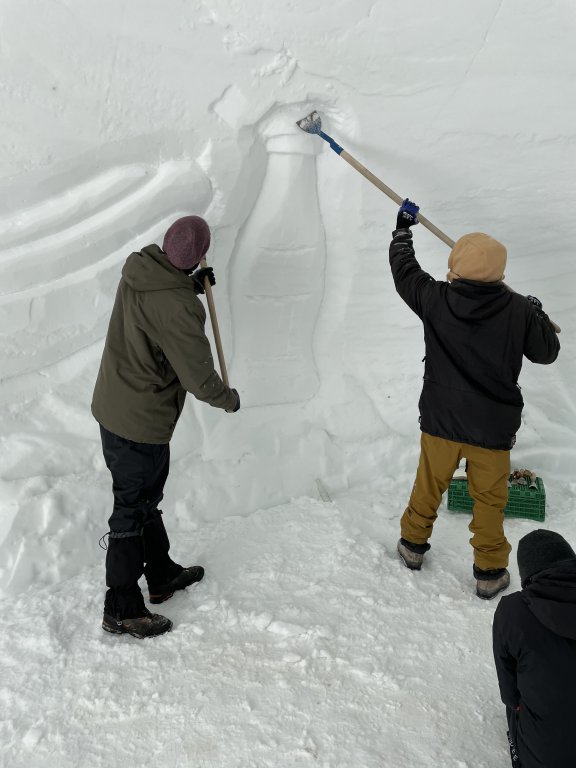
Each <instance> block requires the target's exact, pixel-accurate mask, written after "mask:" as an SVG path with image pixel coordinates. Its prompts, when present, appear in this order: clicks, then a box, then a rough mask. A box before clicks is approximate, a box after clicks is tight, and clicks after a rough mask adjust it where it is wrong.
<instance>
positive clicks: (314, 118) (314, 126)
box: [296, 110, 560, 333]
mask: <svg viewBox="0 0 576 768" xmlns="http://www.w3.org/2000/svg"><path fill="white" fill-rule="evenodd" d="M296 125H297V126H298V128H301V129H302V130H303V131H305V132H306V133H313V134H316V135H317V136H320V138H322V139H324V141H326V142H328V144H329V145H330V148H331V149H333V150H334V152H336V154H337V155H340V157H341V158H342V159H343V160H346V162H347V163H349V164H350V165H351V166H352V168H355V169H356V170H357V171H358V173H361V174H362V176H364V177H365V178H366V179H368V181H370V182H372V184H374V186H375V187H378V189H379V190H380V191H381V192H384V194H385V195H388V197H390V198H391V199H392V200H394V202H395V203H397V204H398V205H402V202H403V201H404V198H402V197H400V195H398V194H397V193H396V192H394V190H393V189H390V187H388V186H387V185H386V184H384V182H383V181H381V179H379V178H378V176H375V175H374V174H373V173H372V172H371V171H369V170H368V168H365V167H364V166H363V165H362V163H359V162H358V160H356V158H355V157H352V155H351V154H349V153H348V152H346V150H345V149H344V148H343V147H341V146H340V145H339V144H337V143H336V142H335V141H334V139H333V138H332V137H331V136H328V134H327V133H324V131H323V130H322V119H321V118H320V115H319V114H318V112H316V110H314V112H310V114H309V115H306V117H303V118H302V120H297V121H296ZM418 221H419V222H420V224H422V226H424V227H426V229H429V230H430V232H432V234H434V235H436V237H438V238H439V239H440V240H442V242H443V243H446V245H447V246H449V247H450V248H453V247H454V243H455V241H454V240H452V238H451V237H448V235H447V234H446V233H445V232H442V230H441V229H438V227H436V226H435V225H434V224H432V222H431V221H429V220H428V219H427V218H425V217H424V216H422V214H421V213H418ZM506 288H508V290H509V291H512V288H510V286H508V285H507V286H506ZM512 292H513V291H512ZM550 322H551V323H552V325H553V326H554V330H555V331H556V333H560V328H559V326H557V325H556V323H555V322H553V321H552V320H550Z"/></svg>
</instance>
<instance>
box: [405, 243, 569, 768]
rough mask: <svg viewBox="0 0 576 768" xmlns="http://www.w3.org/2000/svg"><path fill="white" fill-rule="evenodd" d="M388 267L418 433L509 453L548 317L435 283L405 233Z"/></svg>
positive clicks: (541, 359)
mask: <svg viewBox="0 0 576 768" xmlns="http://www.w3.org/2000/svg"><path fill="white" fill-rule="evenodd" d="M390 267H391V269H392V276H393V278H394V283H395V285H396V290H397V291H398V293H399V294H400V296H401V297H402V298H403V299H404V301H405V302H406V304H408V306H409V307H410V308H411V309H412V310H413V311H414V312H415V313H416V314H417V315H418V317H419V318H420V319H421V320H422V322H423V324H424V342H425V354H426V358H425V366H424V385H423V388H422V394H421V396H420V402H419V408H420V428H421V429H422V431H423V432H427V433H428V434H430V435H434V436H436V437H442V438H445V439H448V440H453V441H455V442H458V443H468V444H471V445H478V446H481V447H483V448H495V449H500V450H508V449H510V448H511V447H512V446H513V444H514V442H515V435H516V432H517V431H518V428H519V427H520V416H521V413H522V407H523V405H524V402H523V399H522V394H521V392H520V388H519V386H518V377H519V375H520V370H521V368H522V361H523V356H526V357H527V358H528V359H529V360H530V361H532V362H533V363H544V364H546V363H553V362H554V360H556V358H557V357H558V352H559V350H560V344H559V342H558V336H557V335H556V333H555V331H554V328H553V326H552V325H551V323H550V321H549V319H548V316H547V315H546V314H545V313H544V312H542V311H541V310H540V311H539V310H537V309H536V308H535V307H534V306H533V305H532V304H531V303H530V302H529V301H528V300H527V299H526V298H525V297H524V296H521V295H520V294H517V293H512V292H511V291H510V290H509V289H508V288H507V287H506V286H505V285H504V284H503V283H501V282H497V283H482V282H476V281H473V280H462V279H460V280H454V281H453V282H452V283H448V282H443V281H439V280H435V279H434V278H433V277H431V276H430V275H429V274H428V273H427V272H424V270H422V269H421V267H420V265H419V264H418V262H417V260H416V256H415V253H414V248H413V246H412V233H411V231H410V230H409V229H399V230H396V231H395V232H394V233H393V235H392V243H391V244H390ZM575 765H576V763H575Z"/></svg>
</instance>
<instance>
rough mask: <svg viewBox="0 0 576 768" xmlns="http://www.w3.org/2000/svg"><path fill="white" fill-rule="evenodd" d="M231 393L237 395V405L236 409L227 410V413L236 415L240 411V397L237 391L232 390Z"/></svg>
mask: <svg viewBox="0 0 576 768" xmlns="http://www.w3.org/2000/svg"><path fill="white" fill-rule="evenodd" d="M230 391H231V392H234V394H235V395H236V405H235V406H234V408H226V413H236V411H239V410H240V395H239V394H238V391H237V390H236V389H231V390H230Z"/></svg>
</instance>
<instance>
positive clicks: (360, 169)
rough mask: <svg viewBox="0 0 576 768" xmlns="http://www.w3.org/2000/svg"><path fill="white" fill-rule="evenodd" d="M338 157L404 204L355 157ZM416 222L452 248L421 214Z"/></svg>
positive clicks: (400, 203) (445, 238) (347, 154)
mask: <svg viewBox="0 0 576 768" xmlns="http://www.w3.org/2000/svg"><path fill="white" fill-rule="evenodd" d="M340 157H341V158H342V159H343V160H346V162H347V163H349V164H350V165H351V166H352V168H355V169H356V170H357V171H358V173H361V174H362V176H364V178H366V179H368V181H371V182H372V184H374V186H375V187H378V189H379V190H380V191H381V192H384V194H385V195H388V197H390V198H392V200H394V202H395V203H398V205H402V203H403V202H404V199H403V198H402V197H400V195H398V194H396V192H394V190H393V189H390V187H388V186H387V185H386V184H384V182H383V181H381V180H380V179H379V178H378V176H374V174H373V173H372V172H371V171H369V170H368V168H365V167H364V166H363V165H362V163H359V162H358V160H356V158H355V157H352V155H351V154H349V153H348V152H346V150H345V149H344V150H342V152H340ZM418 221H419V222H420V224H422V226H423V227H426V229H429V230H430V232H432V234H434V235H436V237H438V238H440V240H442V242H443V243H446V245H448V246H449V247H450V248H453V247H454V242H455V241H454V240H452V238H451V237H448V235H447V234H446V233H445V232H442V230H441V229H438V227H436V226H435V225H434V224H432V222H431V221H428V219H427V218H425V217H424V216H422V214H421V213H419V214H418Z"/></svg>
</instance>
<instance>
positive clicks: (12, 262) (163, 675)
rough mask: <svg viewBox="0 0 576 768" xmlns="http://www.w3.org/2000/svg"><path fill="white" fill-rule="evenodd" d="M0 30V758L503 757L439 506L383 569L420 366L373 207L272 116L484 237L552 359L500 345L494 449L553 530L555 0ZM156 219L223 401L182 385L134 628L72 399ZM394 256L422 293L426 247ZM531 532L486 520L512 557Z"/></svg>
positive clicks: (466, 560)
mask: <svg viewBox="0 0 576 768" xmlns="http://www.w3.org/2000/svg"><path fill="white" fill-rule="evenodd" d="M2 16H3V19H2V20H3V27H2V31H1V32H0V61H1V62H2V71H3V78H2V79H3V83H2V87H1V88H0V105H1V106H2V113H3V116H4V118H3V121H2V125H1V126H0V139H2V140H1V141H0V232H1V250H0V357H1V361H2V362H1V365H2V368H1V370H0V448H1V450H0V611H1V620H2V633H1V634H0V675H1V680H2V686H1V688H0V703H1V706H0V764H1V765H2V766H6V768H19V766H26V767H27V768H35V767H36V766H38V767H40V766H42V768H45V766H51V765H57V766H62V768H97V767H98V766H106V767H107V768H119V767H120V766H130V767H131V768H132V766H133V767H134V768H147V767H148V766H155V765H158V764H159V763H164V762H169V763H170V764H171V765H174V766H176V767H177V768H180V767H181V768H188V766H194V768H234V767H235V766H242V768H268V767H270V768H272V767H274V768H276V767H278V768H284V767H286V768H300V766H322V767H323V768H344V766H345V767H346V768H348V766H351V765H354V766H359V767H361V768H372V767H373V766H374V767H376V766H378V768H381V767H382V766H385V767H387V766H394V768H412V766H414V765H420V766H430V768H432V767H433V766H434V768H437V767H438V766H442V768H498V767H499V766H505V765H508V757H507V747H506V740H505V728H504V712H503V706H502V705H501V704H500V701H499V696H498V691H497V685H496V676H495V672H494V669H493V664H492V658H491V647H490V632H491V619H492V615H493V611H494V609H495V604H491V603H489V604H485V603H483V602H481V601H479V600H478V599H477V598H476V597H475V596H474V593H473V590H474V582H473V579H472V572H471V565H472V560H471V551H470V547H469V545H468V543H467V541H468V538H469V534H468V531H467V524H468V517H467V516H466V515H462V514H455V513H449V512H447V511H446V510H445V509H443V510H442V513H441V516H440V519H439V521H438V523H437V527H436V529H435V533H434V537H433V540H432V544H433V548H432V550H431V552H430V554H429V555H428V556H427V560H426V567H425V568H424V569H423V571H422V572H421V573H419V574H414V573H410V572H408V571H407V570H406V569H405V568H403V567H402V566H401V564H400V563H399V562H398V560H397V558H396V555H395V544H396V541H397V538H398V522H399V518H400V515H401V513H402V511H403V509H404V506H405V503H406V500H407V497H408V495H409V492H410V488H411V484H412V481H413V477H414V472H415V468H416V463H417V457H418V440H419V432H418V424H417V400H418V394H419V391H420V385H421V375H422V365H421V358H422V356H423V343H422V332H421V328H420V325H419V321H418V320H417V318H416V317H415V316H414V315H412V314H411V313H410V311H409V310H408V309H407V308H406V307H405V306H404V305H403V304H402V303H401V301H400V299H399V298H398V296H397V295H396V294H395V292H394V289H393V286H392V281H391V278H390V275H389V268H388V263H387V247H388V242H389V239H390V232H391V230H392V228H393V225H394V221H395V214H396V206H395V205H394V204H393V203H391V202H390V201H389V200H388V199H387V198H385V197H384V196H383V195H382V194H381V193H380V192H378V191H377V190H375V189H374V188H373V187H371V186H370V185H369V184H368V182H367V181H365V180H364V179H362V178H361V177H360V176H359V175H358V174H357V173H355V172H354V171H353V170H352V169H351V168H350V167H349V166H348V165H347V164H346V163H343V162H342V161H341V160H340V159H338V158H337V157H336V155H334V153H332V152H330V151H329V150H328V148H327V146H326V145H324V144H323V143H322V142H321V140H320V139H318V138H315V137H308V136H305V135H304V134H300V135H299V133H298V131H297V129H296V128H295V125H294V121H295V120H296V119H298V118H300V117H303V116H305V115H306V114H307V113H308V112H310V111H311V110H312V109H318V110H319V111H320V113H321V114H322V118H323V120H324V127H325V129H326V130H327V131H328V133H331V134H333V135H334V138H335V139H336V140H337V141H339V142H340V143H341V144H343V145H344V147H345V148H346V149H348V150H349V151H350V152H351V153H352V154H353V155H354V156H355V157H357V158H358V159H359V160H360V161H361V162H363V163H364V164H365V165H367V166H368V167H369V168H370V169H371V170H373V171H374V172H375V173H376V174H378V175H379V176H381V177H382V179H383V181H384V182H385V183H387V184H389V185H390V186H392V188H394V189H396V190H397V191H398V192H399V193H400V194H401V195H404V194H409V195H410V196H411V197H412V199H414V200H416V202H418V203H420V205H421V206H422V210H423V212H424V213H425V215H426V216H427V217H428V218H430V219H431V220H432V221H433V222H434V223H435V224H437V225H438V226H439V227H440V228H441V229H443V230H445V231H446V232H447V233H448V234H449V235H450V236H451V237H454V238H456V237H458V236H459V235H461V234H463V233H464V232H467V231H472V230H484V231H488V232H489V233H490V234H493V235H494V236H495V237H497V238H498V239H500V240H502V241H503V242H504V243H505V244H506V245H507V246H508V251H509V262H508V269H507V275H506V280H507V282H508V283H509V284H510V285H512V286H513V287H514V289H515V290H517V291H519V292H522V293H525V294H526V293H532V294H535V295H537V296H539V297H540V298H541V300H542V301H543V303H544V306H545V309H547V310H548V311H549V312H550V314H551V316H552V317H553V318H554V320H555V321H556V322H557V323H558V324H559V325H560V326H561V327H562V335H561V337H560V340H561V344H562V350H561V353H560V358H559V360H558V362H557V363H556V364H555V365H553V366H550V367H542V366H533V365H531V364H530V363H526V364H525V367H524V370H523V373H522V377H521V384H522V387H523V393H524V396H525V400H526V409H525V413H524V422H523V426H522V429H521V431H520V433H519V437H518V443H517V446H516V447H515V449H514V451H513V454H512V462H513V465H514V466H517V467H525V466H528V467H530V468H533V469H535V470H537V472H538V474H540V475H541V476H542V477H543V478H544V482H545V485H546V491H547V519H546V522H545V523H544V526H545V527H550V528H552V529H553V530H557V531H559V532H560V533H561V534H563V535H564V536H565V537H566V538H567V539H568V540H570V541H571V542H572V543H573V544H576V526H575V524H574V511H575V503H574V498H575V495H576V482H575V481H574V479H573V478H574V475H573V468H574V466H575V465H576V441H575V440H574V434H575V432H576V407H575V406H574V398H573V382H574V380H576V349H575V345H574V334H575V332H576V319H575V318H576V312H575V308H576V300H575V298H574V296H575V295H576V290H575V289H576V270H575V268H574V259H573V243H574V242H575V241H576V223H575V221H574V219H573V217H572V218H571V217H570V213H569V211H570V210H571V205H572V201H574V199H575V198H576V179H575V177H574V174H573V168H574V167H575V166H576V133H575V132H574V125H575V124H576V122H575V118H576V113H575V107H574V104H573V100H570V99H569V98H568V96H567V94H569V93H571V89H572V87H573V82H574V77H575V76H576V60H575V59H574V56H573V44H572V41H573V39H574V34H575V32H576V29H575V27H576V12H575V10H574V7H573V3H572V2H570V0H553V2H550V3H548V4H546V6H543V5H542V4H541V3H539V2H537V0H510V1H509V2H506V3H502V2H499V0H490V1H487V2H485V3H482V4H478V3H476V4H469V3H462V2H461V0H441V2H438V3H435V4H433V5H432V4H429V3H427V2H426V0H414V2H412V3H411V4H410V7H409V8H407V7H406V6H405V5H402V4H398V3H391V2H386V1H384V0H379V1H378V2H372V1H371V0H370V1H368V0H366V2H364V0H361V1H360V2H358V1H357V0H355V1H354V2H352V0H339V2H336V3H334V2H331V3H329V4H328V3H325V2H323V1H322V2H320V1H319V0H317V1H316V2H309V1H308V0H295V2H292V3H288V4H286V5H285V7H284V6H283V7H280V6H274V7H273V6H271V5H270V4H265V3H262V2H261V0H234V2H230V1H229V0H214V1H213V2H210V3H208V2H204V1H203V0H196V1H195V2H194V3H192V4H190V3H188V2H185V1H184V0H169V2H165V3H162V4H152V3H141V2H136V0H128V2H125V3H122V4H118V3H113V2H111V0H104V1H103V2H101V3H99V4H98V5H95V4H93V3H90V2H88V0H75V2H74V3H73V4H72V3H68V2H66V1H65V2H60V3H57V4H56V3H50V4H45V3H41V2H40V0H27V2H18V3H17V2H14V1H12V2H11V1H10V0H8V1H7V2H5V3H4V4H3V7H2ZM191 211H193V212H196V213H199V214H203V215H205V216H206V218H207V219H208V221H209V222H210V224H211V226H212V227H213V231H214V244H213V247H212V248H211V251H210V253H209V257H208V258H209V262H210V263H211V264H213V265H214V267H215V270H216V277H217V286H216V293H215V296H216V303H217V307H218V313H219V320H220V326H221V331H222V335H223V340H224V347H225V350H226V353H227V359H228V363H229V365H230V373H231V380H232V384H233V386H236V387H237V388H238V389H239V391H240V393H241V396H242V401H243V404H244V407H243V408H242V410H241V411H240V412H239V413H238V414H224V413H221V412H216V411H214V410H212V409H209V408H207V407H206V406H203V405H201V404H197V403H194V402H189V403H188V404H187V407H186V410H185V413H184V416H183V418H182V420H181V422H180V424H179V426H178V428H177V431H176V435H175V438H174V441H173V444H172V449H173V465H172V472H171V476H170V478H169V481H168V485H167V488H166V498H165V500H164V502H163V509H164V511H165V520H166V525H167V527H168V530H169V532H170V533H171V535H172V541H173V550H174V554H175V556H176V557H177V559H179V560H181V561H182V562H184V563H196V562H197V563H201V564H203V565H204V566H205V567H206V569H207V573H206V578H205V580H204V581H203V582H202V583H200V584H199V585H197V586H195V587H194V588H193V589H189V590H187V591H186V593H179V594H178V595H176V596H175V597H174V598H173V599H172V600H171V601H170V602H168V603H166V604H165V605H164V606H162V608H163V610H164V612H165V613H166V614H167V615H168V616H170V617H171V618H172V619H173V620H174V631H173V632H172V633H171V634H170V635H168V636H165V637H162V638H158V639H156V640H155V641H146V642H139V641H136V640H135V639H133V638H126V637H122V638H118V637H111V636H108V635H105V634H104V633H103V632H102V630H101V629H100V626H99V620H100V613H101V608H102V598H103V590H104V585H103V560H104V553H103V552H102V550H101V549H100V548H99V547H98V540H99V538H100V536H101V535H102V534H103V533H104V532H105V530H106V520H107V517H108V514H109V510H110V498H111V493H110V480H109V476H108V474H107V471H106V468H105V465H104V462H103V459H102V456H101V451H100V445H99V435H98V429H97V425H96V424H95V422H94V421H93V419H92V418H91V416H90V412H89V405H90V399H91V393H92V388H93V384H94V381H95V377H96V372H97V368H98V363H99V358H100V353H101V349H102V343H103V338H104V334H105V331H106V326H107V322H108V317H109V313H110V309H111V306H112V301H113V297H114V292H115V287H116V284H117V281H118V278H119V271H120V268H121V265H122V263H123V261H124V259H125V258H126V256H127V254H128V253H129V252H130V251H131V250H133V249H137V248H140V247H142V246H144V245H146V244H148V243H149V242H152V241H154V240H158V239H160V238H161V237H162V233H163V232H164V230H165V229H166V226H167V225H168V224H169V223H170V222H171V221H172V219H173V218H175V217H176V216H178V215H180V214H182V213H189V212H191ZM415 241H416V248H417V254H418V256H419V258H420V261H421V263H422V265H423V267H424V268H425V269H427V270H428V271H430V272H431V273H432V274H433V275H434V276H435V277H437V278H439V279H442V278H443V277H444V275H445V271H446V260H447V255H448V254H447V249H446V247H445V246H444V245H443V244H442V243H440V242H439V241H438V240H435V239H434V238H433V237H432V235H430V234H429V233H428V232H426V231H424V230H423V228H422V227H418V228H417V230H416V232H415ZM318 480H320V481H321V482H320V486H319V485H318V483H317V481H318ZM319 488H320V490H321V491H322V492H320V490H319ZM322 489H327V491H328V493H329V495H330V497H331V499H332V500H325V499H324V500H323V499H322V496H325V493H324V491H323V490H322ZM535 525H537V524H535V523H533V522H530V521H523V520H509V521H508V522H507V525H506V528H507V533H508V536H509V538H510V540H511V542H512V544H513V545H514V546H515V545H516V543H517V541H518V539H519V538H520V537H521V536H522V535H523V534H525V533H527V532H529V531H530V530H533V528H534V527H535ZM511 571H512V588H518V578H517V573H516V569H515V565H514V555H513V557H512V564H511Z"/></svg>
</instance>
